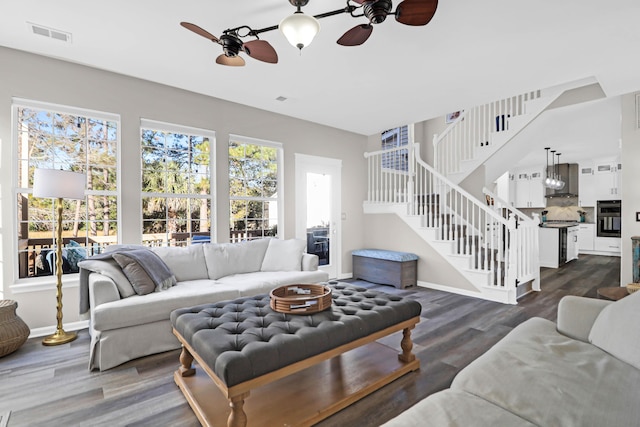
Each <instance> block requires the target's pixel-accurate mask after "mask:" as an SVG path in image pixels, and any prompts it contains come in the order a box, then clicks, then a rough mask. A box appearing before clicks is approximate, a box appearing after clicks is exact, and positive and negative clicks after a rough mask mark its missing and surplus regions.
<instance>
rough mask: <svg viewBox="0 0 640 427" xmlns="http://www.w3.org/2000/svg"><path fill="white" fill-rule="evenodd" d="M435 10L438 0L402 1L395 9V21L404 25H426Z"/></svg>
mask: <svg viewBox="0 0 640 427" xmlns="http://www.w3.org/2000/svg"><path fill="white" fill-rule="evenodd" d="M437 8H438V0H404V1H403V2H402V3H400V4H399V5H398V7H397V9H396V21H398V22H400V23H402V24H405V25H427V24H428V23H429V21H431V18H433V15H435V14H436V9H437Z"/></svg>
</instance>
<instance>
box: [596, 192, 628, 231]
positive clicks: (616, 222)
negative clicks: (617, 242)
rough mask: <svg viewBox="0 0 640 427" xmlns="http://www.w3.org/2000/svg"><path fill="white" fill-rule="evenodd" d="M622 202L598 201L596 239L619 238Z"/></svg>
mask: <svg viewBox="0 0 640 427" xmlns="http://www.w3.org/2000/svg"><path fill="white" fill-rule="evenodd" d="M621 214H622V202H621V201H620V200H598V211H597V213H596V216H597V220H598V223H597V225H596V226H597V235H598V237H620V231H621V230H620V225H621V222H622V221H621V218H620V215H621Z"/></svg>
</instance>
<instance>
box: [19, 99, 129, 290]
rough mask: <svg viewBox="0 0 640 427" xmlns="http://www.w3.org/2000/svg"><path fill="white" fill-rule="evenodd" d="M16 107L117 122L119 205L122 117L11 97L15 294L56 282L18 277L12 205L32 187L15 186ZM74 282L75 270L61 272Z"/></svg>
mask: <svg viewBox="0 0 640 427" xmlns="http://www.w3.org/2000/svg"><path fill="white" fill-rule="evenodd" d="M19 108H31V109H37V110H46V111H51V112H56V113H61V114H69V115H75V116H81V117H91V118H96V119H101V120H106V121H113V122H116V123H117V125H118V126H117V130H116V133H117V141H116V147H117V148H116V151H117V152H116V174H117V176H116V191H115V192H114V193H113V194H111V195H112V196H115V197H116V200H117V202H116V203H117V204H118V205H120V204H121V203H120V201H121V200H122V194H121V170H120V159H121V158H120V156H121V151H122V150H121V145H122V121H121V118H120V115H119V114H114V113H108V112H104V111H98V110H91V109H87V108H79V107H73V106H69V105H62V104H53V103H48V102H42V101H35V100H30V99H24V98H18V97H14V98H12V103H11V142H12V150H11V151H12V158H13V159H15V160H13V161H12V167H13V168H15V170H14V171H13V173H12V174H11V175H12V178H11V188H12V189H13V191H12V195H13V197H12V202H11V204H12V211H13V212H12V215H11V218H12V222H13V224H12V225H11V228H12V233H11V236H12V252H11V259H12V264H13V283H12V285H11V286H10V289H11V292H12V293H15V294H19V293H24V292H38V291H42V290H49V289H52V288H54V287H55V285H56V276H55V275H51V276H39V277H25V278H20V277H19V260H18V223H19V221H20V219H19V218H18V209H17V206H16V200H17V198H18V194H25V193H27V194H31V193H32V191H33V190H32V188H26V187H18V183H19V182H20V180H19V179H18V178H19V177H18V168H17V163H16V162H17V161H18V160H19V159H18V144H19V143H20V141H19V138H20V135H19V134H18V132H17V120H18V109H19ZM85 193H86V195H89V194H93V193H92V192H91V191H89V190H86V192H85ZM116 221H117V223H118V224H121V223H122V211H121V209H118V212H117V217H116ZM121 233H122V229H121V227H120V226H118V230H117V233H116V238H117V242H120V241H122V236H121ZM77 286H78V274H77V273H67V274H65V275H64V276H63V287H65V288H66V287H77Z"/></svg>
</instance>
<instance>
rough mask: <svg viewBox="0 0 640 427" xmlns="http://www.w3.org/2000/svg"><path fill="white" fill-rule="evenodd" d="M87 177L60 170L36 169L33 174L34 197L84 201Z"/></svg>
mask: <svg viewBox="0 0 640 427" xmlns="http://www.w3.org/2000/svg"><path fill="white" fill-rule="evenodd" d="M86 183H87V176H86V175H85V174H83V173H77V172H69V171H63V170H58V169H36V170H35V171H34V174H33V196H34V197H49V198H58V197H60V198H63V199H84V189H85V186H86Z"/></svg>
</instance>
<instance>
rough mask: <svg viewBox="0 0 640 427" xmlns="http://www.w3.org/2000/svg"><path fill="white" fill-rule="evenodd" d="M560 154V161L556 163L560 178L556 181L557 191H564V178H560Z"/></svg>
mask: <svg viewBox="0 0 640 427" xmlns="http://www.w3.org/2000/svg"><path fill="white" fill-rule="evenodd" d="M560 154H561V153H556V156H558V161H557V162H556V167H557V168H558V178H557V179H556V187H555V189H556V190H562V189H563V188H564V181H563V180H562V176H560Z"/></svg>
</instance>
